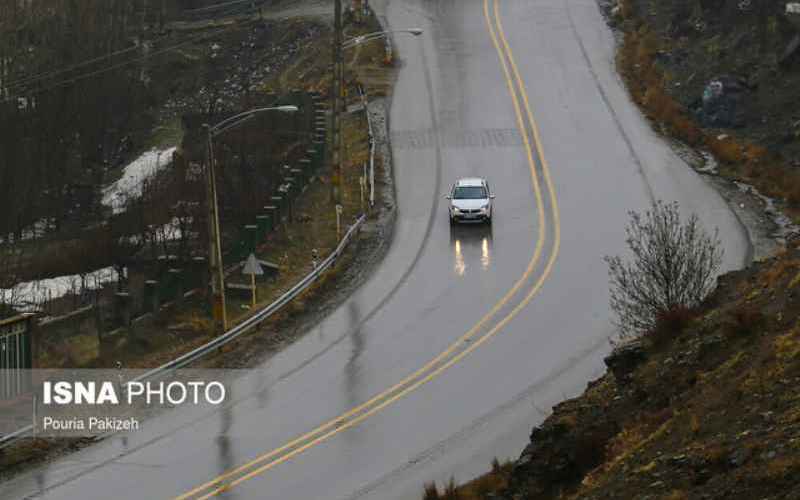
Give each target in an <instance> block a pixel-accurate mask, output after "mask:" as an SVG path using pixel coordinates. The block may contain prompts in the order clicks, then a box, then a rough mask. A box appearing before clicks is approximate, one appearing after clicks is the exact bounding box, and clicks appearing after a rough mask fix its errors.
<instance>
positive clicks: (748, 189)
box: [734, 181, 800, 245]
mask: <svg viewBox="0 0 800 500" xmlns="http://www.w3.org/2000/svg"><path fill="white" fill-rule="evenodd" d="M734 184H736V187H738V188H739V190H740V191H742V192H744V193H751V194H753V195H754V196H755V197H756V198H758V199H759V200H761V202H762V203H764V212H765V213H766V214H767V216H769V217H770V218H771V219H772V222H774V223H775V226H776V227H777V229H776V230H775V232H774V233H773V236H774V237H775V239H776V240H777V241H778V242H779V243H780V244H782V245H783V244H786V240H787V239H788V238H789V237H790V236H791V235H793V234H797V233H798V231H800V227H798V226H797V225H796V224H794V223H793V222H792V219H790V218H789V217H787V216H786V215H785V214H784V213H783V212H781V211H780V210H779V209H778V208H777V207H776V206H775V200H774V199H772V198H770V197H769V196H765V195H763V194H761V193H760V192H759V191H758V189H756V188H755V187H753V186H751V185H750V184H746V183H744V182H739V181H734Z"/></svg>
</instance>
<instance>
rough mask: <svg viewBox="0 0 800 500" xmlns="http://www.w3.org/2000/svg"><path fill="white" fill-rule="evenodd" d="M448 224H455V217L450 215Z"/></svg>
mask: <svg viewBox="0 0 800 500" xmlns="http://www.w3.org/2000/svg"><path fill="white" fill-rule="evenodd" d="M450 225H451V226H455V225H456V219H455V218H454V217H453V216H452V215H451V216H450Z"/></svg>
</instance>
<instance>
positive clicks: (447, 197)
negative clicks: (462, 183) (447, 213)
mask: <svg viewBox="0 0 800 500" xmlns="http://www.w3.org/2000/svg"><path fill="white" fill-rule="evenodd" d="M444 197H445V199H448V200H452V199H453V197H452V196H450V195H449V194H446V195H444Z"/></svg>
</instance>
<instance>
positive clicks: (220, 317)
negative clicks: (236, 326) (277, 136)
mask: <svg viewBox="0 0 800 500" xmlns="http://www.w3.org/2000/svg"><path fill="white" fill-rule="evenodd" d="M297 110H298V108H297V106H274V107H269V108H255V109H251V110H249V111H245V112H243V113H239V114H237V115H234V116H231V117H230V118H226V119H225V120H222V121H221V122H219V123H217V124H215V125H211V126H210V125H208V124H203V127H204V128H205V129H206V154H207V155H208V161H206V205H207V208H208V269H209V275H210V278H211V300H212V304H211V307H212V313H213V316H214V327H215V329H216V332H217V333H218V334H220V333H224V332H225V331H226V330H227V329H228V314H227V311H226V307H225V270H224V266H223V262H222V238H221V232H220V228H219V205H218V202H217V179H216V168H215V162H216V160H215V158H214V138H215V137H216V136H218V135H220V134H222V133H224V132H226V131H228V130H230V129H232V128H235V127H238V126H239V125H241V124H242V123H244V122H246V121H248V120H249V119H251V118H252V117H254V116H255V115H257V114H258V113H263V112H267V111H280V112H284V113H293V112H295V111H297Z"/></svg>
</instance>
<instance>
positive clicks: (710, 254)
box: [605, 201, 722, 338]
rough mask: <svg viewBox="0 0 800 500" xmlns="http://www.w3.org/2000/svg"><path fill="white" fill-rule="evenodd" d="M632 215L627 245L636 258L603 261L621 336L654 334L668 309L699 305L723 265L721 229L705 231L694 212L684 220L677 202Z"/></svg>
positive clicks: (710, 288) (660, 204)
mask: <svg viewBox="0 0 800 500" xmlns="http://www.w3.org/2000/svg"><path fill="white" fill-rule="evenodd" d="M630 216H631V221H630V223H629V224H628V227H627V229H626V232H627V239H626V243H627V245H628V248H629V249H630V251H631V253H632V254H633V259H632V260H630V261H624V260H623V259H622V258H621V257H619V256H614V257H608V256H607V257H606V258H605V260H606V262H607V264H608V268H609V270H608V272H609V279H610V292H611V310H612V311H613V312H614V314H615V316H616V318H615V323H616V325H617V326H618V327H619V331H620V334H621V335H622V337H623V338H624V337H628V336H632V335H636V334H640V333H645V332H650V331H653V329H654V328H655V327H656V326H657V321H658V318H659V317H663V316H664V315H665V314H666V313H668V312H670V311H675V310H678V309H692V308H694V307H696V306H697V305H698V304H699V303H700V302H701V301H702V300H703V299H705V298H706V296H707V295H708V294H709V293H710V292H711V290H713V288H714V286H715V276H716V271H717V270H718V269H719V266H720V264H721V263H722V249H721V247H720V241H719V238H718V231H715V232H714V235H713V236H711V235H709V234H708V233H706V231H705V230H704V229H703V228H702V227H701V226H700V221H699V220H698V218H697V215H695V214H692V215H691V216H690V217H689V218H688V219H687V220H686V221H681V217H680V212H679V208H678V204H677V203H676V202H673V203H668V204H667V203H663V202H661V201H659V202H657V203H654V204H653V206H652V207H651V208H650V210H648V211H646V212H645V213H644V214H640V213H637V212H630Z"/></svg>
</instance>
